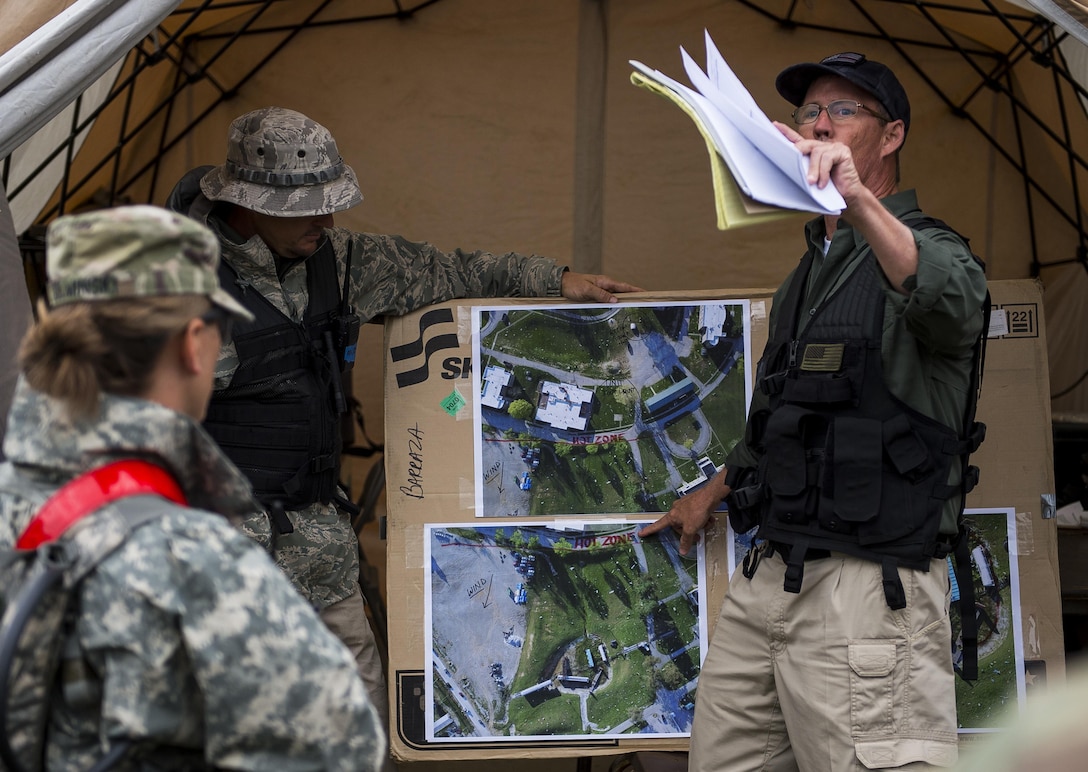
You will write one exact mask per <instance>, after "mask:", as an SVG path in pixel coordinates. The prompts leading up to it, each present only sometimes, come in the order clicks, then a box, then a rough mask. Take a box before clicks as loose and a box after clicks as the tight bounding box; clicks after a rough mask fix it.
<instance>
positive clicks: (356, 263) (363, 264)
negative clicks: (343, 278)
mask: <svg viewBox="0 0 1088 772" xmlns="http://www.w3.org/2000/svg"><path fill="white" fill-rule="evenodd" d="M332 238H333V243H334V246H335V247H336V253H337V255H346V254H348V251H349V250H350V251H351V282H350V286H351V293H352V300H353V303H354V305H355V307H356V310H357V312H358V313H359V316H360V317H361V318H362V319H363V321H368V320H370V319H372V318H374V317H375V316H381V315H383V314H388V315H402V314H406V313H408V312H410V311H413V310H415V309H417V308H420V307H422V306H426V305H429V304H431V303H438V302H441V301H444V300H451V299H453V298H466V297H476V298H486V297H559V294H560V288H561V286H562V276H563V270H564V268H563V267H562V266H559V265H557V264H556V262H555V261H554V260H551V259H550V258H546V257H537V256H535V255H529V256H526V255H520V254H517V253H515V252H509V253H507V254H504V255H494V254H490V253H488V252H465V251H463V250H460V249H457V250H454V251H453V252H443V251H441V250H440V249H438V248H437V247H435V246H434V245H432V244H428V243H426V242H416V241H408V240H407V239H405V238H403V237H401V236H381V235H375V234H369V233H353V232H351V231H348V230H345V229H341V228H337V229H335V230H334V231H333V232H332Z"/></svg>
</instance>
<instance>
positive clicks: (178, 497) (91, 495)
mask: <svg viewBox="0 0 1088 772" xmlns="http://www.w3.org/2000/svg"><path fill="white" fill-rule="evenodd" d="M145 493H151V494H156V495H159V496H162V497H163V498H165V499H169V500H170V501H173V502H174V503H176V504H181V505H183V506H184V505H186V504H187V503H188V502H187V501H186V499H185V494H184V493H182V491H181V487H180V486H179V485H178V484H177V481H176V480H174V478H173V477H172V476H171V475H170V474H169V473H168V472H167V471H166V470H165V469H163V468H162V467H161V466H156V465H155V464H152V463H149V462H147V461H138V460H135V459H128V460H125V461H115V462H114V463H112V464H107V465H106V466H103V467H99V468H98V469H95V470H93V471H90V472H87V473H86V474H83V475H80V476H79V477H76V478H75V479H74V480H71V481H70V482H68V484H67V485H64V486H63V487H61V489H60V490H58V491H57V492H56V493H54V494H53V496H52V497H51V498H50V499H49V501H47V502H45V504H44V506H42V508H41V509H40V510H39V511H38V514H37V515H35V516H34V519H33V520H31V521H30V524H29V525H28V526H27V527H26V530H25V531H23V534H22V536H20V537H19V540H18V541H17V542H16V543H15V548H16V549H20V550H32V549H36V548H37V547H39V546H40V545H42V544H45V543H46V542H51V541H54V540H55V539H57V538H59V537H60V535H61V534H63V533H64V532H65V531H67V530H68V529H69V528H71V527H72V526H73V525H74V524H75V523H76V522H78V521H79V520H80V519H81V518H83V517H85V516H86V515H89V514H90V513H92V512H94V511H96V510H99V509H101V508H102V507H104V506H106V505H107V504H109V503H110V502H112V501H116V500H117V499H120V498H123V497H125V496H137V495H140V494H145Z"/></svg>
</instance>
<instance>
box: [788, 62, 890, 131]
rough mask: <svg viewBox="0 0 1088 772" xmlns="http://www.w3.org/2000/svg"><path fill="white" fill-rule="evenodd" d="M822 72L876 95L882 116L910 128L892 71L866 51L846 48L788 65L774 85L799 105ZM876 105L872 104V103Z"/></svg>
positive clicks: (790, 100) (790, 101)
mask: <svg viewBox="0 0 1088 772" xmlns="http://www.w3.org/2000/svg"><path fill="white" fill-rule="evenodd" d="M825 75H837V76H838V77H840V78H843V79H845V80H848V81H850V82H851V83H853V84H854V85H855V86H858V87H859V88H863V89H865V90H866V91H868V92H869V93H870V94H872V95H873V96H874V97H876V100H877V101H878V102H879V103H880V105H881V106H882V107H883V108H884V116H886V117H887V118H888V119H889V120H892V121H903V134H904V135H905V134H906V133H907V131H908V130H909V129H910V100H909V99H907V92H906V91H904V90H903V86H902V84H901V83H900V82H899V79H898V78H896V77H895V73H894V72H892V71H891V70H890V69H888V67H887V66H885V65H883V64H881V63H880V62H874V61H871V60H870V59H866V58H865V54H856V53H854V52H852V51H846V52H844V53H841V54H834V55H832V56H829V57H827V58H825V59H821V60H820V61H819V62H816V63H806V64H795V65H793V66H792V67H787V68H786V69H784V70H783V71H782V72H781V73H780V74H779V75H778V79H777V80H776V81H775V84H774V85H775V87H776V88H777V89H778V93H779V94H781V95H782V96H783V97H784V98H785V99H786V100H787V101H788V102H789V103H790V104H792V105H794V106H795V107H800V106H801V105H802V104H804V101H805V94H806V93H807V92H808V87H809V86H811V85H812V83H813V81H815V80H816V79H817V78H820V77H822V76H825ZM874 106H875V105H874Z"/></svg>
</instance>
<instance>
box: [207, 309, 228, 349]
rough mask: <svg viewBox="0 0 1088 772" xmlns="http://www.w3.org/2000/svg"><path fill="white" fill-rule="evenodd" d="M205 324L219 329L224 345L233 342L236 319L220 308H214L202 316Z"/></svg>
mask: <svg viewBox="0 0 1088 772" xmlns="http://www.w3.org/2000/svg"><path fill="white" fill-rule="evenodd" d="M200 321H202V322H204V324H214V325H215V326H216V327H218V328H219V339H220V341H222V345H224V346H226V345H228V344H229V343H230V342H231V340H233V335H234V317H233V316H231V315H230V314H229V313H227V312H226V311H224V310H223V309H222V308H220V307H219V306H212V307H211V308H210V309H208V310H207V311H205V312H204V313H203V314H201V316H200Z"/></svg>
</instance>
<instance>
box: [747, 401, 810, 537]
mask: <svg viewBox="0 0 1088 772" xmlns="http://www.w3.org/2000/svg"><path fill="white" fill-rule="evenodd" d="M810 417H813V416H812V414H811V413H809V411H807V410H804V409H803V408H799V407H795V406H792V405H784V406H782V407H781V408H780V409H779V410H777V411H776V412H775V413H773V414H772V415H771V416H770V419H769V420H768V421H767V429H766V436H765V445H766V449H767V450H766V456H765V459H766V463H765V464H763V465H762V466H763V468H764V469H765V470H766V472H765V474H766V478H765V482H766V484H767V486H768V487H769V488H770V489H771V490H773V491H774V494H775V495H774V499H773V503H772V506H773V507H774V509H775V511H776V512H777V513H778V516H779V518H780V519H781V520H782V521H783V522H786V523H802V522H806V521H808V520H809V519H811V518H812V517H813V516H814V515H815V514H816V513H815V511H813V510H812V506H811V497H810V496H809V495H808V491H807V489H808V486H809V483H810V482H812V481H813V479H814V478H813V476H812V470H810V460H809V459H810V453H811V448H812V447H813V446H814V445H817V446H818V447H820V448H821V450H822V445H823V444H824V443H823V441H822V438H821V439H820V441H819V442H818V443H817V442H814V438H813V436H812V435H813V434H815V432H814V431H813V427H812V426H810V425H809V424H810V423H811V422H810V421H808V420H807V419H808V418H810ZM805 435H808V437H806V436H805Z"/></svg>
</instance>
